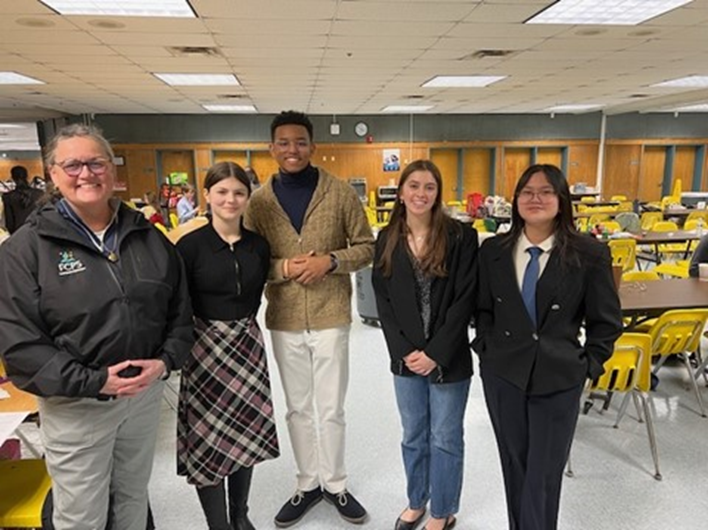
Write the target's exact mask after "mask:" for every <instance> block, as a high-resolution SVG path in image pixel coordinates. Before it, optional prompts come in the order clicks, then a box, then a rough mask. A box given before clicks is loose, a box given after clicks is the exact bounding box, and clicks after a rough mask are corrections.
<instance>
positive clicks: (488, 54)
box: [460, 50, 516, 61]
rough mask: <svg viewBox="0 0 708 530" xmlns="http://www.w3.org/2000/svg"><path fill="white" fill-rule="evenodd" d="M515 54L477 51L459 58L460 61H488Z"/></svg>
mask: <svg viewBox="0 0 708 530" xmlns="http://www.w3.org/2000/svg"><path fill="white" fill-rule="evenodd" d="M515 53H516V51H515V50H477V51H476V52H474V53H470V54H469V55H465V56H463V57H460V61H469V60H470V59H488V58H497V59H498V58H499V57H510V56H511V55H514V54H515Z"/></svg>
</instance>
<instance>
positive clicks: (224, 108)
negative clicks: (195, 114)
mask: <svg viewBox="0 0 708 530" xmlns="http://www.w3.org/2000/svg"><path fill="white" fill-rule="evenodd" d="M202 107H204V108H205V109H206V110H208V111H210V112H258V110H257V109H256V107H254V106H253V105H202Z"/></svg>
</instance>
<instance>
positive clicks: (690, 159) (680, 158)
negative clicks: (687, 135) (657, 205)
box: [671, 145, 696, 191]
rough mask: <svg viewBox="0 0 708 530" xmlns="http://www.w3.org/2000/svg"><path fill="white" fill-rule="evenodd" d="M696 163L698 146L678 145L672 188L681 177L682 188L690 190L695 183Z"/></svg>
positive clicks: (672, 175)
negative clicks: (694, 171) (694, 170)
mask: <svg viewBox="0 0 708 530" xmlns="http://www.w3.org/2000/svg"><path fill="white" fill-rule="evenodd" d="M695 163H696V147H695V146H693V145H686V146H679V147H676V153H675V155H674V168H673V172H672V174H671V189H672V190H673V189H674V183H675V182H676V179H681V190H682V191H690V190H691V185H692V183H693V168H694V165H695Z"/></svg>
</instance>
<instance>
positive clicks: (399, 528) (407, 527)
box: [395, 508, 425, 530]
mask: <svg viewBox="0 0 708 530" xmlns="http://www.w3.org/2000/svg"><path fill="white" fill-rule="evenodd" d="M401 515H402V514H401ZM423 517H425V508H423V511H422V512H420V515H419V516H418V517H417V518H416V520H415V521H404V520H403V519H401V517H400V516H399V517H398V519H396V528H395V530H415V529H416V528H417V527H418V525H419V524H420V523H421V521H422V520H423Z"/></svg>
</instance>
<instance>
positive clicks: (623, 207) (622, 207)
mask: <svg viewBox="0 0 708 530" xmlns="http://www.w3.org/2000/svg"><path fill="white" fill-rule="evenodd" d="M616 208H617V211H618V212H632V211H634V205H633V204H632V201H621V202H620V203H619V204H618V205H617V207H616Z"/></svg>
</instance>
